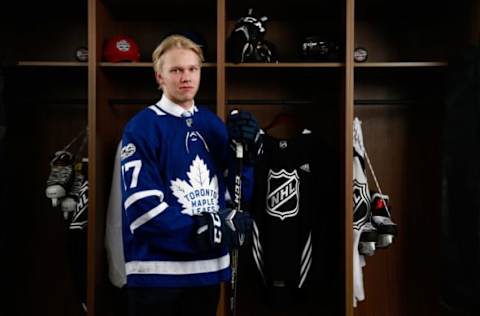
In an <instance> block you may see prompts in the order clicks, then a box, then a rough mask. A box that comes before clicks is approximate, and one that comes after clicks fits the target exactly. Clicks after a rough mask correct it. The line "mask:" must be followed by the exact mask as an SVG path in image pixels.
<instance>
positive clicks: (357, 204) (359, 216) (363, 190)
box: [353, 179, 370, 230]
mask: <svg viewBox="0 0 480 316" xmlns="http://www.w3.org/2000/svg"><path fill="white" fill-rule="evenodd" d="M369 209H370V195H369V193H368V186H367V183H366V182H360V181H358V180H357V179H354V180H353V228H355V229H357V230H358V229H360V227H361V226H363V224H365V222H366V221H367V219H368V218H367V215H368V210H369Z"/></svg>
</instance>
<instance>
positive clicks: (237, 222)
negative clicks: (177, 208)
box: [194, 208, 252, 250]
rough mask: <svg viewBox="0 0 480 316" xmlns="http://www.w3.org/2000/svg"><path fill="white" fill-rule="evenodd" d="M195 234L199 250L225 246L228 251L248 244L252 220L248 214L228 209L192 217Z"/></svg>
mask: <svg viewBox="0 0 480 316" xmlns="http://www.w3.org/2000/svg"><path fill="white" fill-rule="evenodd" d="M194 219H195V223H196V230H195V234H196V235H197V241H198V244H199V247H200V249H202V250H210V249H212V248H217V247H220V246H222V245H225V246H226V247H227V248H228V249H232V248H239V247H241V246H242V245H244V244H248V243H249V242H250V240H251V238H252V236H251V235H252V218H251V217H250V214H249V213H248V212H237V211H236V210H232V209H230V208H226V209H223V210H220V211H219V212H218V213H202V214H200V215H196V216H194Z"/></svg>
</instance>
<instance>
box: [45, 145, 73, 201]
mask: <svg viewBox="0 0 480 316" xmlns="http://www.w3.org/2000/svg"><path fill="white" fill-rule="evenodd" d="M50 167H51V170H50V175H49V176H48V180H47V188H46V189H45V194H46V196H47V198H49V199H52V205H53V206H54V207H55V206H57V205H58V202H59V199H61V198H63V197H64V196H65V195H66V193H67V191H68V190H69V189H70V185H71V183H72V180H73V157H72V154H71V153H70V152H68V151H63V150H62V151H57V152H56V153H55V155H54V157H53V159H52V160H51V161H50Z"/></svg>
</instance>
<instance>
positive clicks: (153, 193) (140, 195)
mask: <svg viewBox="0 0 480 316" xmlns="http://www.w3.org/2000/svg"><path fill="white" fill-rule="evenodd" d="M150 196H158V197H159V198H160V202H162V201H163V192H162V191H160V190H147V191H139V192H135V193H133V194H132V195H130V196H129V197H128V199H127V200H126V201H125V203H124V206H125V210H126V209H127V208H129V207H130V206H131V205H132V204H133V203H135V202H137V201H138V200H141V199H143V198H146V197H150Z"/></svg>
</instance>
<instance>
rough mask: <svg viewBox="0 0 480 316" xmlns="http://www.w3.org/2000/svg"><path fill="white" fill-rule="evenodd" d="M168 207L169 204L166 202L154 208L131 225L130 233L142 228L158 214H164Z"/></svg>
mask: <svg viewBox="0 0 480 316" xmlns="http://www.w3.org/2000/svg"><path fill="white" fill-rule="evenodd" d="M167 207H168V204H167V203H165V202H162V203H160V204H159V205H157V206H156V207H154V208H152V209H151V210H150V211H148V212H146V213H145V214H143V215H142V216H140V217H138V218H137V219H136V220H134V221H133V223H132V224H130V232H132V234H133V231H134V230H135V229H137V228H138V227H140V226H142V225H143V224H145V223H146V222H148V221H149V220H151V219H152V218H154V217H155V216H157V215H158V214H160V213H162V212H163V211H164V210H165V209H166V208H167Z"/></svg>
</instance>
